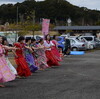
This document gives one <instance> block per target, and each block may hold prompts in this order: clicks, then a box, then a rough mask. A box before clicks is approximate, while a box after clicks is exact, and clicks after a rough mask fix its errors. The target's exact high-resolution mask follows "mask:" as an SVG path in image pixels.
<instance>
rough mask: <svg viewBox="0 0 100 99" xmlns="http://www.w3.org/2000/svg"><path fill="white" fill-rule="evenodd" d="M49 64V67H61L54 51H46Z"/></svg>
mask: <svg viewBox="0 0 100 99" xmlns="http://www.w3.org/2000/svg"><path fill="white" fill-rule="evenodd" d="M45 53H46V57H47V64H48V66H49V67H51V66H59V65H60V64H59V63H58V60H57V59H56V58H55V56H54V54H53V53H52V51H49V50H46V52H45Z"/></svg>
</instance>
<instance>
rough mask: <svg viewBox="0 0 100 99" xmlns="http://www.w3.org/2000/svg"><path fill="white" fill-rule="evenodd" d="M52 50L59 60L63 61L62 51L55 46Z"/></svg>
mask: <svg viewBox="0 0 100 99" xmlns="http://www.w3.org/2000/svg"><path fill="white" fill-rule="evenodd" d="M51 51H52V53H53V54H54V56H55V57H56V59H57V60H58V61H62V59H61V56H60V53H59V51H58V49H57V48H55V47H53V48H52V50H51Z"/></svg>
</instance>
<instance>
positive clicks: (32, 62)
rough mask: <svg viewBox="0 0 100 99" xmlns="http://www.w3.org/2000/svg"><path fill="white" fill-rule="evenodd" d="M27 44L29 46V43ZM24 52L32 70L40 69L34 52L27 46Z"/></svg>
mask: <svg viewBox="0 0 100 99" xmlns="http://www.w3.org/2000/svg"><path fill="white" fill-rule="evenodd" d="M25 45H26V46H27V44H25ZM24 54H25V59H26V62H27V63H28V66H29V68H30V70H31V72H35V71H36V70H38V67H37V66H36V65H35V60H34V57H33V55H32V52H31V51H30V50H29V49H27V48H25V51H24Z"/></svg>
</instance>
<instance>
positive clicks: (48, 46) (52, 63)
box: [44, 34, 59, 67]
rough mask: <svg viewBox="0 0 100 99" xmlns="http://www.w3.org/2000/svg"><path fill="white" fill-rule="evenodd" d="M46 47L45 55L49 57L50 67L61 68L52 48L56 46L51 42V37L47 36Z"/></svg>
mask: <svg viewBox="0 0 100 99" xmlns="http://www.w3.org/2000/svg"><path fill="white" fill-rule="evenodd" d="M44 46H45V53H46V57H47V64H48V66H49V67H52V66H59V63H58V60H57V59H56V57H55V55H54V54H53V52H52V50H51V48H52V46H54V44H53V43H52V41H51V37H50V35H49V34H48V35H46V36H45V41H44Z"/></svg>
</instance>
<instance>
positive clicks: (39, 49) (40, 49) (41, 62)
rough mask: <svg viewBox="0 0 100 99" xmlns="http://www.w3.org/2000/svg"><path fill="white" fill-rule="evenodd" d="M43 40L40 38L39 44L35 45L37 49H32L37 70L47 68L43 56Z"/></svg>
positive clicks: (44, 56)
mask: <svg viewBox="0 0 100 99" xmlns="http://www.w3.org/2000/svg"><path fill="white" fill-rule="evenodd" d="M43 44H44V40H43V39H42V38H41V39H40V40H39V43H38V44H37V47H32V48H33V50H34V52H35V53H34V55H35V54H36V55H35V57H36V61H37V66H38V67H39V70H44V69H46V68H48V65H47V58H46V55H45V47H44V45H43Z"/></svg>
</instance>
